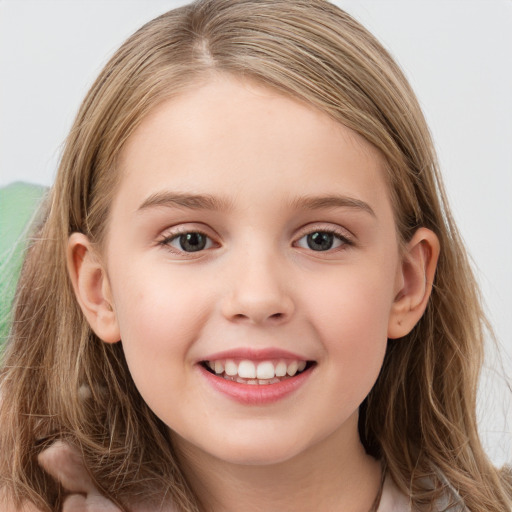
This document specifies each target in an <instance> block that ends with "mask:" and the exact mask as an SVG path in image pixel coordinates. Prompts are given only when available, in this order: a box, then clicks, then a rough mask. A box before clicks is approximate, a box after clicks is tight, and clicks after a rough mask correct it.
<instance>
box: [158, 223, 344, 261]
mask: <svg viewBox="0 0 512 512" xmlns="http://www.w3.org/2000/svg"><path fill="white" fill-rule="evenodd" d="M317 233H323V234H328V235H332V236H334V237H335V238H336V239H337V240H338V241H339V242H340V245H339V246H338V247H334V248H328V249H326V250H319V251H315V250H314V249H311V248H310V247H302V248H303V249H306V250H308V249H309V250H310V251H312V252H320V253H322V252H325V253H332V252H337V251H342V250H345V249H347V247H350V246H353V245H354V242H353V240H352V239H351V238H349V237H348V236H347V234H346V233H345V232H341V230H337V229H333V228H322V227H318V228H316V229H311V228H309V229H307V230H304V231H303V232H302V233H301V235H300V236H299V237H298V238H296V239H295V241H294V242H293V246H295V247H297V244H298V242H299V241H301V240H302V239H303V238H307V237H308V236H312V235H314V234H317ZM184 235H200V236H202V237H204V238H205V239H206V246H205V247H203V248H200V249H198V250H197V251H185V250H183V249H178V248H175V247H173V246H172V245H171V242H173V241H175V240H177V239H179V238H180V237H182V236H184ZM208 244H210V245H209V246H208ZM158 245H159V246H162V247H165V248H166V249H168V250H170V251H171V252H173V253H175V254H180V255H183V254H187V255H193V254H194V253H195V252H198V253H202V252H203V251H205V250H208V249H211V248H212V247H214V246H215V242H213V240H212V238H211V237H210V236H209V235H207V234H206V233H205V232H204V231H202V230H200V229H186V228H185V229H178V230H176V231H175V232H173V233H171V234H169V235H167V236H165V237H164V238H162V239H161V240H160V241H159V242H158ZM180 245H181V244H180ZM217 246H218V245H217ZM299 247H300V246H299Z"/></svg>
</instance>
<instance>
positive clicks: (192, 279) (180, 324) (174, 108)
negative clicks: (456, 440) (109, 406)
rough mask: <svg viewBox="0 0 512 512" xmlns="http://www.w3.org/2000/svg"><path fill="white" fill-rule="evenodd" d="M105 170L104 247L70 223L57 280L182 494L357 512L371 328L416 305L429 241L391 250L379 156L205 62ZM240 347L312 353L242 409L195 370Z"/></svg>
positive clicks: (432, 251) (226, 505)
mask: <svg viewBox="0 0 512 512" xmlns="http://www.w3.org/2000/svg"><path fill="white" fill-rule="evenodd" d="M119 168H120V172H121V173H122V180H121V183H120V186H119V190H118V191H117V193H116V196H115V200H114V202H113V204H112V209H111V216H110V219H109V224H108V235H107V239H106V243H105V245H104V248H103V252H102V253H101V254H98V253H97V252H95V249H94V248H93V247H92V246H91V244H90V243H89V241H88V240H87V238H86V237H85V236H84V235H82V234H73V235H72V236H71V238H70V242H69V269H70V274H71V277H72V281H73V284H74V287H75V291H76V294H77V298H78V300H79V303H80V305H81V307H82V309H83V311H84V313H85V314H86V316H87V318H88V320H89V322H90V324H91V326H92V328H93V329H94V330H95V332H96V333H97V334H98V336H99V337H100V338H101V339H103V340H104V341H105V342H107V343H115V342H118V341H119V340H120V339H122V340H123V348H124V351H125V354H126V359H127V362H128V365H129V368H130V372H131V374H132V377H133V379H134V382H135V384H136V385H137V387H138V389H139V391H140V393H141V395H142V396H143V398H144V399H145V400H146V401H147V403H148V404H149V406H150V407H151V408H152V409H153V411H154V412H155V413H156V414H157V415H158V416H159V417H160V418H161V419H162V420H163V421H164V422H165V423H166V424H167V425H168V426H169V428H170V431H171V434H172V437H173V440H174V443H175V445H176V447H177V450H178V453H179V457H180V460H181V463H182V466H183V468H184V471H185V473H186V474H187V476H188V478H189V480H190V482H191V485H192V487H193V488H194V490H195V491H196V493H197V494H198V496H199V498H200V499H201V500H202V501H203V503H205V504H208V506H210V507H212V508H213V510H215V511H216V512H217V511H218V512H220V511H223V512H228V511H236V510H245V511H253V510H254V511H257V510H259V511H261V510H282V511H287V510H290V511H291V510H294V511H297V510H299V511H300V510H304V511H306V510H317V511H332V510H344V511H354V512H355V511H361V512H365V511H367V510H368V509H369V508H370V506H371V504H372V502H373V499H374V497H375V495H376V493H377V489H378V487H379V483H380V478H381V477H380V465H379V463H378V462H377V461H375V460H374V459H372V458H371V457H369V456H368V455H366V454H365V452H364V449H363V447H362V445H361V443H360V441H359V437H358V433H357V418H358V408H359V405H360V404H361V402H362V401H363V399H364V398H365V396H366V395H367V394H368V393H369V391H370V390H371V388H372V386H373V384H374V382H375V380H376V378H377V376H378V374H379V371H380V368H381V365H382V361H383V357H384V353H385V349H386V344H387V340H388V338H399V337H401V336H404V335H405V334H407V333H408V332H409V331H410V329H411V328H412V327H413V326H414V325H415V323H416V322H417V321H418V319H419V318H420V317H421V315H422V314H423V311H424V309H425V307H426V303H427V300H428V296H429V293H430V287H431V285H430V283H431V282H432V279H433V275H434V272H435V265H436V261H437V255H438V252H439V246H438V242H437V239H436V237H435V235H434V234H433V233H432V232H430V231H428V230H426V229H423V228H422V229H419V230H418V232H417V233H416V234H415V236H414V237H413V239H412V240H411V241H410V242H409V243H408V244H407V246H406V248H405V251H403V252H402V251H401V250H400V249H399V241H398V238H397V234H396V228H395V222H394V217H393V208H392V205H391V202H390V198H389V194H388V192H387V185H386V180H385V165H384V162H383V159H382V158H381V156H380V154H379V153H378V151H377V150H376V149H375V148H374V147H373V146H371V145H370V144H369V143H367V142H366V141H365V140H364V139H362V138H361V137H360V136H359V135H357V134H356V133H355V132H353V131H351V130H349V129H348V128H346V127H344V126H343V125H341V124H339V123H336V122H335V121H333V120H332V119H330V118H329V117H328V116H326V115H325V114H323V113H321V112H320V111H318V110H316V109H314V108H312V107H310V106H309V105H306V104H303V103H300V102H298V101H296V100H294V99H291V98H289V97H286V96H283V95H282V94H280V93H277V92H275V91H273V90H271V89H268V88H265V87H262V86H260V85H257V84H255V83H252V82H248V81H241V80H237V79H234V78H232V77H226V76H222V75H218V76H215V77H213V78H211V79H210V80H209V81H208V82H207V83H206V84H203V85H201V86H200V87H197V88H195V89H192V90H190V91H189V92H187V93H186V94H183V95H181V96H180V97H178V98H174V99H172V100H169V101H167V102H164V103H163V104H161V105H160V106H158V107H157V108H156V109H155V110H154V111H153V112H152V113H151V114H150V115H149V116H148V117H147V118H146V119H144V120H143V121H142V123H141V124H140V126H139V127H138V128H137V130H136V131H135V133H134V134H133V135H132V136H131V137H130V139H129V140H128V142H127V144H126V146H125V148H124V149H123V152H122V155H121V159H120V166H119ZM169 194H173V195H174V196H176V194H181V195H183V194H188V195H190V194H193V195H201V196H208V197H213V198H215V201H216V204H214V205H212V204H207V205H202V207H201V208H197V207H191V205H190V204H189V205H187V206H184V205H177V204H176V202H175V201H167V202H165V201H162V200H161V199H162V197H164V196H166V195H167V199H169V197H168V196H169ZM334 196H335V197H336V198H337V200H336V201H332V199H331V200H330V201H329V202H328V203H329V204H324V205H323V206H322V205H319V204H318V202H317V203H316V204H312V203H311V201H309V202H307V201H305V198H311V197H315V198H326V197H329V198H332V197H334ZM155 197H158V198H159V201H158V204H150V203H154V202H155V201H154V200H155ZM339 198H343V201H339ZM347 198H348V200H347ZM324 203H325V201H324ZM334 203H336V204H334ZM196 206H197V205H196ZM195 232H201V233H203V234H204V235H205V236H207V237H208V243H207V245H206V247H205V249H204V250H201V251H197V252H187V251H185V250H184V249H183V247H182V246H180V239H179V238H176V237H177V236H178V235H179V234H183V233H195ZM315 232H316V233H318V232H320V233H330V232H334V233H335V236H334V238H333V239H332V240H333V246H332V248H330V249H328V250H325V251H319V250H314V249H312V248H311V246H310V245H308V239H307V235H308V234H311V233H315ZM173 237H174V238H173ZM397 342H399V341H397ZM239 348H251V349H283V350H287V351H290V352H293V353H294V354H298V355H299V356H300V357H301V358H303V359H306V360H308V361H314V362H315V365H314V368H312V370H310V373H309V376H308V378H307V379H306V380H305V381H304V383H303V384H302V385H301V386H300V387H298V389H296V390H295V391H294V392H293V393H292V394H290V395H288V396H286V397H284V398H282V399H280V400H278V401H277V402H274V403H269V404H263V405H261V404H260V405H248V404H241V403H239V402H237V401H235V400H233V399H232V398H230V397H227V396H225V395H224V394H222V393H220V392H219V391H218V390H216V389H214V388H212V386H211V385H210V384H209V382H208V380H207V379H205V378H204V375H203V374H202V372H201V367H200V365H199V364H198V363H199V362H200V361H201V360H204V359H205V358H207V356H209V355H211V354H214V353H218V352H221V351H225V350H230V349H239Z"/></svg>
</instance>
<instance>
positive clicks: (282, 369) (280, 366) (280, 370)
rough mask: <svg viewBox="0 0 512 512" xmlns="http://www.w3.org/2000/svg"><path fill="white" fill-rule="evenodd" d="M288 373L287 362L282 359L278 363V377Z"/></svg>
mask: <svg viewBox="0 0 512 512" xmlns="http://www.w3.org/2000/svg"><path fill="white" fill-rule="evenodd" d="M285 375H286V363H285V362H284V361H280V362H279V363H277V364H276V377H284V376H285Z"/></svg>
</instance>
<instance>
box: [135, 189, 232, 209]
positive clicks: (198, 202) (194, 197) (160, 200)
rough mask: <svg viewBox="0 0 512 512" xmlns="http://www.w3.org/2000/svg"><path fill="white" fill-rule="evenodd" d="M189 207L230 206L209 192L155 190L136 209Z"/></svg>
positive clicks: (223, 207)
mask: <svg viewBox="0 0 512 512" xmlns="http://www.w3.org/2000/svg"><path fill="white" fill-rule="evenodd" d="M161 206H164V207H168V208H176V207H178V208H190V209H192V210H215V211H226V210H229V209H230V208H231V203H230V201H228V200H227V199H223V198H220V197H215V196H211V195H209V194H186V193H183V192H167V191H165V192H157V193H155V194H151V195H150V196H149V197H148V198H146V199H145V200H144V202H143V203H142V204H141V205H140V206H139V208H138V210H137V211H139V212H140V211H143V210H147V209H149V208H155V207H161Z"/></svg>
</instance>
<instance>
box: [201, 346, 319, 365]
mask: <svg viewBox="0 0 512 512" xmlns="http://www.w3.org/2000/svg"><path fill="white" fill-rule="evenodd" d="M219 359H248V360H250V361H268V360H270V359H291V360H296V361H310V360H311V359H310V358H308V357H305V356H303V355H299V354H296V353H294V352H290V351H288V350H283V349H280V348H270V347H269V348H264V349H255V348H250V347H241V348H235V349H229V350H223V351H221V352H215V353H212V354H208V355H206V356H205V357H202V358H201V359H200V360H198V362H202V361H217V360H219Z"/></svg>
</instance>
